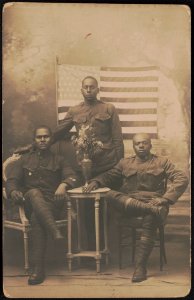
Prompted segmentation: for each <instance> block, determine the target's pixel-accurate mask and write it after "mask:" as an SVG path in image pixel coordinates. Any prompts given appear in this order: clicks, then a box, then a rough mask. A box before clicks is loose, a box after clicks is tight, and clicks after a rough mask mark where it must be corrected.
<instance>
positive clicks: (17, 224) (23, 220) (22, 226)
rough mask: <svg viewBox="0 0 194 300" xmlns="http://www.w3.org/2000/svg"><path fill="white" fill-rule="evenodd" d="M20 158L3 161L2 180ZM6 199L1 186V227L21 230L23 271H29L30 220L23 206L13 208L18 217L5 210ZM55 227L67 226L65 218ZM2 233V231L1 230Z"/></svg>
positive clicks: (58, 221) (13, 157)
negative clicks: (16, 210) (16, 211)
mask: <svg viewBox="0 0 194 300" xmlns="http://www.w3.org/2000/svg"><path fill="white" fill-rule="evenodd" d="M19 158H20V155H17V154H13V155H12V156H11V157H9V158H8V159H7V160H6V161H5V162H4V163H3V180H4V182H6V180H7V171H8V168H9V167H11V166H13V165H12V164H14V162H15V161H16V160H18V159H19ZM8 201H9V199H7V195H6V191H5V188H3V229H5V228H10V229H15V230H19V231H22V232H23V238H24V269H25V272H26V273H28V271H29V232H30V230H31V226H30V222H29V220H28V219H27V217H26V214H25V211H24V207H23V206H22V205H18V206H17V207H16V206H15V209H18V217H19V218H17V216H15V217H14V216H13V214H12V213H11V212H9V211H8V210H7V205H6V204H7V202H8ZM56 224H57V227H59V228H60V227H67V219H63V220H57V221H56ZM3 235H4V232H3Z"/></svg>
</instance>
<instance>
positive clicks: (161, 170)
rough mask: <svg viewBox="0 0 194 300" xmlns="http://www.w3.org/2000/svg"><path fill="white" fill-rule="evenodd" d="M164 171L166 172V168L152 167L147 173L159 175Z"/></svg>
mask: <svg viewBox="0 0 194 300" xmlns="http://www.w3.org/2000/svg"><path fill="white" fill-rule="evenodd" d="M163 172H164V170H163V169H161V168H156V169H151V170H147V171H146V173H147V174H151V175H154V176H158V175H160V174H162V173H163Z"/></svg>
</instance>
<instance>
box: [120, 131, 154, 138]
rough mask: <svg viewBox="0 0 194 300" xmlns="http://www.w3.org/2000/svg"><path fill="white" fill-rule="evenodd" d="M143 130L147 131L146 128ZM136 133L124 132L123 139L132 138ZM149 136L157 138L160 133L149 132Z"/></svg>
mask: <svg viewBox="0 0 194 300" xmlns="http://www.w3.org/2000/svg"><path fill="white" fill-rule="evenodd" d="M142 132H145V131H144V130H142ZM134 134H135V133H123V134H122V135H123V139H124V140H131V139H132V138H133V136H134ZM149 136H150V138H151V139H157V138H158V134H157V133H149Z"/></svg>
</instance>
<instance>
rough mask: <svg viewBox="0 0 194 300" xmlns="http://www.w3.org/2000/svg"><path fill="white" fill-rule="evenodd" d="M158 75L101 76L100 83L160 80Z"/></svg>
mask: <svg viewBox="0 0 194 300" xmlns="http://www.w3.org/2000/svg"><path fill="white" fill-rule="evenodd" d="M158 79H159V78H158V77H157V76H141V77H137V76H136V77H105V76H101V77H100V85H102V82H104V81H105V82H139V81H140V82H142V81H143V82H147V81H151V82H152V81H158Z"/></svg>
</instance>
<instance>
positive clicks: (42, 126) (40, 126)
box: [33, 125, 52, 138]
mask: <svg viewBox="0 0 194 300" xmlns="http://www.w3.org/2000/svg"><path fill="white" fill-rule="evenodd" d="M42 128H44V129H47V130H48V131H49V134H50V136H51V135H52V130H51V128H50V127H49V126H47V125H39V126H37V127H35V129H34V131H33V137H34V138H35V136H36V132H37V130H38V129H42Z"/></svg>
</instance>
